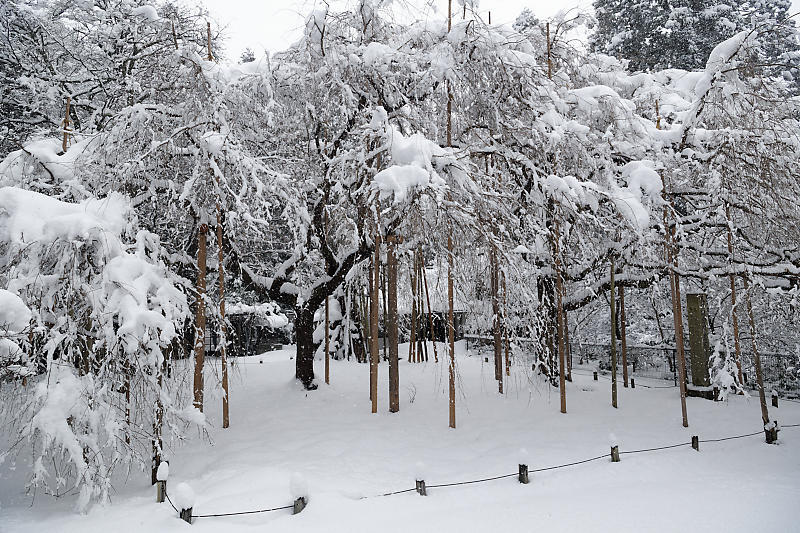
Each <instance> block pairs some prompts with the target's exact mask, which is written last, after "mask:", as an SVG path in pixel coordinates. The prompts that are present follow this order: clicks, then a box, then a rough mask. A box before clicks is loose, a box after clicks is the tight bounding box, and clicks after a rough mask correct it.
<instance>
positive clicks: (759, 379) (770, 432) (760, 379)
mask: <svg viewBox="0 0 800 533" xmlns="http://www.w3.org/2000/svg"><path fill="white" fill-rule="evenodd" d="M742 283H743V285H744V302H745V306H746V307H747V320H748V322H749V323H750V343H751V346H752V348H753V363H754V364H755V367H756V383H757V384H758V400H759V402H760V403H761V420H762V421H763V422H764V432H765V433H766V436H767V443H772V442H773V441H774V440H775V439H776V438H777V435H776V433H777V432H776V431H775V430H774V429H768V425H769V410H768V408H767V395H766V393H765V392H764V372H763V370H762V368H761V355H760V354H759V353H758V345H757V343H756V321H755V318H754V317H753V302H752V300H751V299H750V292H749V288H750V283H749V282H748V280H747V275H744V276H742Z"/></svg>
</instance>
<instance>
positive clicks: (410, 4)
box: [203, 0, 800, 59]
mask: <svg viewBox="0 0 800 533" xmlns="http://www.w3.org/2000/svg"><path fill="white" fill-rule="evenodd" d="M203 1H204V3H205V5H206V6H207V7H208V9H209V11H210V12H211V15H212V17H213V18H214V19H216V21H217V22H218V23H219V24H220V25H222V26H223V27H224V28H225V34H226V36H227V43H228V53H227V55H228V57H229V58H230V59H238V57H239V55H240V54H241V52H242V50H244V49H245V48H247V47H250V48H252V49H253V50H254V51H255V52H256V55H261V54H262V53H263V51H264V50H269V51H270V52H276V51H279V50H283V49H285V48H287V47H288V46H289V45H291V44H292V43H294V42H295V41H297V40H298V39H299V38H300V36H301V35H302V28H303V25H304V21H305V18H306V16H308V14H310V13H311V11H313V9H314V8H315V6H321V5H323V4H324V3H325V2H324V1H323V0H203ZM330 3H331V4H332V5H333V7H334V9H336V10H338V9H340V8H342V7H347V6H348V5H349V6H351V7H352V6H354V5H356V4H357V0H330ZM394 4H395V5H398V6H404V8H405V10H406V12H407V13H411V17H412V18H418V19H425V18H444V17H445V16H446V14H447V0H394ZM792 4H793V5H792V7H793V12H795V13H796V12H798V11H800V0H793V2H792ZM478 5H479V10H478V11H479V13H480V14H481V17H482V18H483V19H484V20H488V17H487V13H488V12H489V11H491V12H492V24H503V23H509V22H513V21H514V19H516V18H517V15H518V14H519V13H520V12H521V11H522V10H523V9H524V8H525V7H527V8H529V9H530V10H531V11H533V13H534V14H535V15H536V16H537V17H539V18H540V19H544V18H548V17H551V16H553V15H555V14H556V13H558V12H559V11H561V10H568V9H571V8H576V7H579V6H583V8H584V9H586V8H588V7H589V6H591V0H480V2H478ZM459 9H460V7H459V6H458V1H457V0H453V11H454V13H458V10H459ZM459 16H460V14H459Z"/></svg>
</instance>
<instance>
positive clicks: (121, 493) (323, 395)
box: [0, 343, 800, 533]
mask: <svg viewBox="0 0 800 533" xmlns="http://www.w3.org/2000/svg"><path fill="white" fill-rule="evenodd" d="M460 345H461V343H459V351H460V350H461V349H462V347H461V346H460ZM443 348H444V346H443V345H442V346H440V350H439V352H440V362H439V363H438V364H435V363H433V361H431V362H429V363H423V364H409V363H406V362H405V361H403V362H401V370H400V387H401V410H400V413H398V414H390V413H389V412H388V400H387V392H388V391H387V384H386V383H387V370H386V368H387V367H386V366H385V363H382V364H381V368H380V383H381V387H380V402H379V406H380V410H379V413H378V414H377V415H372V414H370V412H369V411H370V404H369V398H368V390H369V389H368V386H369V378H368V368H367V365H360V364H357V363H355V362H346V361H333V363H332V370H331V385H330V386H326V385H325V384H324V383H322V384H321V385H320V388H319V390H317V391H315V392H311V393H306V392H305V391H303V390H301V389H300V388H299V387H298V386H297V385H296V384H295V382H294V380H293V379H291V376H292V375H293V367H294V361H293V360H292V359H291V357H292V355H293V352H292V350H291V348H288V349H286V350H282V351H277V352H270V353H268V354H264V355H262V356H256V357H251V358H248V359H247V360H246V361H240V362H239V363H237V364H235V365H234V366H233V369H234V376H235V377H234V379H233V381H232V385H231V427H230V429H228V430H222V429H221V428H219V419H220V417H219V411H220V406H219V403H221V402H220V401H219V399H218V394H214V392H213V391H209V390H208V389H207V395H206V397H207V400H206V401H207V404H206V405H207V409H206V412H207V414H208V415H209V420H210V424H212V425H213V426H214V427H213V428H211V429H210V430H209V432H208V435H210V437H209V436H208V435H205V436H204V435H199V434H198V435H197V437H196V438H194V439H193V440H192V441H191V442H189V443H188V444H187V445H185V446H182V447H178V448H175V449H173V450H171V451H170V452H169V453H168V458H169V460H170V468H169V485H168V486H169V487H177V485H178V483H181V482H186V483H188V485H189V486H190V487H191V488H192V489H193V491H194V493H195V494H196V503H195V508H194V513H195V514H213V513H224V512H234V511H244V510H252V509H259V508H268V507H276V506H283V505H289V504H291V503H292V491H293V490H295V491H296V490H297V488H296V486H295V487H294V489H293V488H292V486H291V485H292V478H293V477H294V479H295V485H296V484H297V479H303V480H304V483H307V490H308V493H309V500H310V501H309V505H308V507H307V508H306V509H305V510H304V511H303V512H302V513H301V514H299V515H297V516H292V515H291V511H290V510H282V511H276V512H271V513H263V514H254V515H247V516H240V517H221V518H198V519H195V523H194V524H193V525H192V526H191V531H196V532H202V531H215V532H216V531H224V532H245V531H270V532H273V531H275V532H284V531H502V530H513V531H596V532H601V531H609V532H611V531H613V532H615V533H619V532H623V531H658V532H661V531H686V530H687V528H688V527H689V524H692V527H691V529H692V530H693V531H698V532H700V531H711V530H712V529H713V530H725V531H726V532H736V531H748V532H752V531H776V532H779V531H797V530H798V529H800V511H798V508H797V502H798V501H800V428H787V429H785V430H783V431H782V432H781V434H780V441H779V445H774V446H770V445H767V444H765V443H764V439H763V437H760V436H756V437H750V438H744V439H736V440H729V441H725V442H719V443H703V444H701V448H700V453H697V452H695V451H694V450H692V449H691V448H690V447H689V446H683V447H680V448H674V449H669V450H663V451H657V452H652V453H641V454H633V455H623V456H622V461H621V462H620V463H611V462H610V461H609V460H606V459H602V460H599V461H594V462H590V463H586V464H581V465H577V466H573V467H568V468H563V469H557V470H551V471H546V472H539V473H532V474H531V483H530V484H529V485H521V484H519V483H518V482H517V480H516V479H515V478H514V477H511V478H506V479H501V480H497V481H490V482H486V483H479V484H473V485H466V486H459V487H450V488H438V489H430V490H429V491H428V497H425V498H423V497H421V496H418V495H417V494H416V493H414V492H409V493H405V494H400V495H394V496H387V497H372V498H365V499H360V498H361V497H362V496H373V495H377V494H381V493H385V492H390V491H395V490H401V489H408V488H413V487H414V478H415V477H416V476H418V475H420V474H421V475H423V476H424V477H425V480H426V482H427V483H428V485H432V484H439V483H448V482H454V481H466V480H472V479H478V478H483V477H489V476H495V475H500V474H510V473H513V472H516V470H517V464H518V463H519V462H521V461H523V460H524V461H526V462H527V463H528V464H529V467H530V468H531V469H535V468H541V467H546V466H551V465H557V464H563V463H568V462H572V461H577V460H581V459H586V458H590V457H594V456H598V455H602V454H607V453H608V451H609V443H610V441H611V440H612V439H614V440H616V441H617V443H618V444H619V446H620V450H621V451H625V450H631V449H640V448H650V447H655V446H662V445H667V444H675V443H680V442H688V441H689V440H690V437H691V435H694V434H697V435H699V436H700V438H701V439H708V438H718V437H726V436H730V435H738V434H743V433H751V432H754V431H758V429H759V426H760V414H759V407H758V399H757V398H744V397H733V398H730V399H729V400H728V401H727V402H719V403H714V402H709V401H706V400H700V399H693V398H690V399H688V407H689V422H690V427H689V428H688V429H684V428H682V427H681V419H680V405H679V401H678V397H677V389H647V388H644V387H642V386H641V385H644V384H650V383H652V382H651V381H648V380H644V379H637V388H636V389H634V390H631V389H625V388H623V387H622V386H621V384H620V389H619V402H620V408H619V409H616V410H615V409H613V408H612V407H611V405H610V383H609V382H608V381H606V380H600V381H597V382H595V381H593V380H592V377H591V375H590V372H589V371H588V370H589V369H588V368H583V369H580V370H576V372H575V376H574V377H575V380H574V382H573V383H572V384H568V409H569V414H567V415H562V414H560V413H559V403H558V390H557V389H555V388H551V387H549V386H548V385H547V384H546V383H544V382H543V381H540V380H538V379H536V380H531V381H529V379H528V377H527V373H526V372H525V370H524V369H523V368H522V367H521V366H516V367H514V368H513V369H512V377H511V378H509V379H510V381H509V382H508V383H507V385H506V391H507V394H506V395H504V396H500V395H498V394H497V393H496V392H495V391H496V385H495V383H494V380H493V372H494V368H493V363H491V362H488V363H487V362H484V359H483V357H482V356H477V355H475V354H474V353H473V354H472V356H467V355H461V356H460V357H459V358H458V372H459V384H458V386H459V389H458V398H457V409H458V428H457V429H455V430H451V429H448V427H447V397H446V390H447V367H446V364H445V362H444V358H443V357H441V354H442V353H443V352H444V349H443ZM429 351H430V350H429ZM400 353H401V355H404V354H406V353H407V345H401V350H400ZM431 356H432V353H431ZM260 361H263V363H260ZM318 364H319V368H318V369H317V370H318V372H319V374H318V375H321V370H322V367H321V362H318ZM212 381H213V379H208V381H207V383H211V382H212ZM771 415H772V416H773V417H774V418H777V420H779V421H780V422H781V423H782V424H796V423H800V403H791V402H782V403H781V406H780V408H779V409H772V410H771ZM209 438H210V439H211V440H210V441H209ZM9 465H10V463H9V462H8V461H7V462H6V463H5V464H3V465H0V531H3V532H4V533H6V532H8V533H13V532H23V531H25V532H27V531H52V532H64V533H69V532H81V533H83V532H94V531H97V532H101V531H113V532H114V533H125V532H129V531H130V532H134V531H153V532H155V531H158V532H161V531H189V529H187V528H189V527H190V526H189V525H188V524H186V523H184V522H181V521H180V520H179V519H178V518H177V516H176V513H175V512H174V511H173V509H172V508H171V507H170V505H169V503H163V504H157V503H155V488H154V487H151V485H150V483H149V472H148V473H147V474H143V473H140V472H131V474H130V477H129V479H128V482H127V483H126V484H122V483H120V485H119V486H118V487H117V490H118V492H117V494H116V496H114V498H113V504H112V505H110V506H106V507H102V506H95V507H94V508H92V509H91V510H90V511H89V512H88V514H86V515H77V514H75V513H74V512H73V511H72V505H73V503H74V500H73V499H72V498H70V497H68V498H61V499H59V500H53V499H51V498H49V497H46V496H41V495H40V496H38V497H37V498H36V502H35V505H34V506H33V507H31V506H30V503H31V497H30V496H26V495H24V494H22V493H21V490H20V489H19V486H18V485H16V483H18V481H19V476H20V473H19V472H11V471H10V470H9V468H10V466H9Z"/></svg>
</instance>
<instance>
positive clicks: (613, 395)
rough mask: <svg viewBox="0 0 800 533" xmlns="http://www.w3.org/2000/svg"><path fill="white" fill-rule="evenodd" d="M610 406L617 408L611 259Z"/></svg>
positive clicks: (615, 330) (615, 324) (615, 319)
mask: <svg viewBox="0 0 800 533" xmlns="http://www.w3.org/2000/svg"><path fill="white" fill-rule="evenodd" d="M608 292H609V296H610V297H611V405H612V406H614V408H616V407H617V305H616V302H615V301H614V258H613V257H612V258H611V287H610V289H609V291H608Z"/></svg>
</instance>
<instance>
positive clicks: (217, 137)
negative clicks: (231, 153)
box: [203, 131, 226, 156]
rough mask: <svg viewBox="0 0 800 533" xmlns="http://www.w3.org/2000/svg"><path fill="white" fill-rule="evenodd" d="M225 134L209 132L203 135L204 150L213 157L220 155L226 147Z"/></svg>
mask: <svg viewBox="0 0 800 533" xmlns="http://www.w3.org/2000/svg"><path fill="white" fill-rule="evenodd" d="M225 137H226V136H225V134H223V133H219V132H216V131H207V132H205V133H204V134H203V148H205V149H206V150H207V151H208V153H210V154H211V155H216V156H218V155H220V154H221V153H222V147H223V146H224V145H225Z"/></svg>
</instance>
